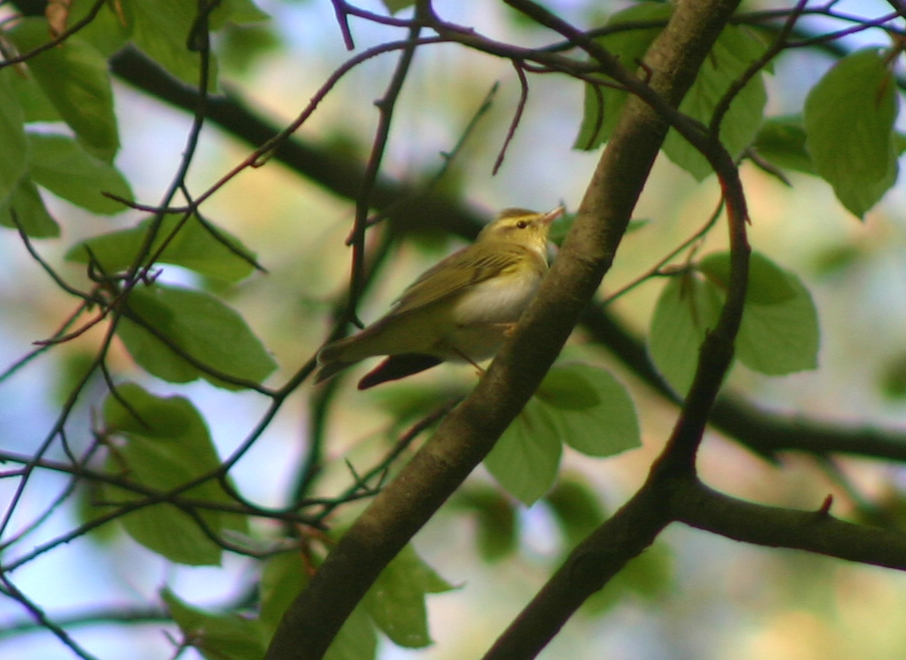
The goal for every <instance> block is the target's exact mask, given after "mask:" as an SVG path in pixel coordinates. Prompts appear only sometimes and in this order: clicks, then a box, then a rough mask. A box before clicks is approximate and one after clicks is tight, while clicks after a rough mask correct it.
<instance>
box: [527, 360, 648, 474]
mask: <svg viewBox="0 0 906 660" xmlns="http://www.w3.org/2000/svg"><path fill="white" fill-rule="evenodd" d="M536 398H538V399H539V400H540V401H542V402H543V403H544V404H545V405H547V406H549V407H550V408H551V411H550V412H551V415H550V418H551V419H552V420H553V422H554V425H555V428H556V430H557V432H558V433H559V435H560V438H561V439H562V440H563V441H564V442H566V444H568V445H569V446H570V447H572V448H573V449H575V450H577V451H580V452H582V453H583V454H586V455H588V456H598V457H604V456H613V455H614V454H618V453H620V452H622V451H626V450H627V449H632V448H634V447H638V446H639V445H640V444H641V440H640V435H639V422H638V418H637V416H636V412H635V407H634V406H633V405H632V399H631V398H630V397H629V394H628V393H627V392H626V388H624V387H623V385H621V384H620V383H619V381H617V379H616V378H614V377H613V376H612V375H611V374H610V373H609V372H608V371H606V370H604V369H599V368H597V367H593V366H591V365H588V364H581V363H572V364H563V365H557V366H555V367H553V368H552V369H551V370H550V372H548V374H547V376H545V378H544V381H543V382H542V383H541V385H540V386H539V387H538V392H537V394H536Z"/></svg>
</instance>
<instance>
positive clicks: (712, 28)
mask: <svg viewBox="0 0 906 660" xmlns="http://www.w3.org/2000/svg"><path fill="white" fill-rule="evenodd" d="M734 8H735V2H732V1H721V0H715V1H712V2H701V3H685V4H682V5H680V7H678V8H677V11H676V13H675V15H674V20H676V21H677V26H676V29H671V28H670V27H669V26H668V28H667V30H666V31H665V34H670V35H672V36H674V37H677V39H676V40H675V43H673V44H672V46H673V50H671V51H670V52H664V53H663V54H662V56H661V58H660V59H658V61H657V62H656V67H652V68H653V69H654V70H656V71H662V72H666V73H661V74H656V76H655V77H654V78H653V79H652V88H653V89H655V90H656V91H657V92H658V93H659V94H661V95H662V96H661V98H662V99H666V100H667V102H668V103H670V104H671V105H674V106H675V105H676V103H678V101H679V99H681V98H682V96H683V94H684V93H685V91H686V90H687V89H688V88H689V86H691V84H692V82H693V80H694V78H695V74H696V72H697V70H698V67H699V66H700V64H701V62H702V61H703V60H704V58H705V57H706V56H707V53H708V52H709V51H710V49H711V45H712V44H713V42H714V40H715V39H716V38H717V34H718V33H719V32H720V29H721V28H722V27H723V25H724V23H725V22H726V20H727V19H728V17H729V15H730V14H731V13H732V11H733V9H734ZM626 75H628V74H626ZM655 78H656V80H655ZM655 85H656V86H655ZM667 127H668V124H667V122H666V121H664V120H663V119H662V118H661V117H660V116H659V115H658V114H657V113H655V112H653V111H652V110H651V109H650V108H649V107H647V105H645V104H643V103H640V102H636V103H633V102H629V103H627V105H626V109H625V110H624V114H623V115H622V121H621V123H620V127H619V128H618V130H617V131H616V132H615V134H614V136H613V138H612V140H611V143H610V145H609V146H608V148H607V150H606V151H605V152H604V155H603V156H602V159H601V161H600V163H599V165H598V168H597V170H596V172H595V174H594V176H593V178H592V181H591V183H590V185H589V188H588V192H587V194H586V197H585V199H584V200H583V203H582V205H581V207H580V212H579V216H578V218H577V220H576V222H575V224H574V225H573V228H572V230H571V231H570V234H569V236H567V239H566V241H565V242H564V244H563V247H562V249H561V251H560V255H559V258H558V259H557V261H556V263H555V264H554V267H553V269H552V270H551V273H550V275H549V276H548V277H547V279H546V280H545V282H544V284H543V285H542V288H541V291H540V292H539V295H538V298H537V300H536V301H535V302H534V303H533V305H532V306H531V307H530V308H529V309H528V310H527V312H526V314H525V315H524V316H523V319H522V321H521V322H520V324H519V327H518V328H517V329H516V331H515V333H514V336H513V337H512V338H511V339H510V341H509V342H508V343H507V345H506V346H504V348H503V349H502V350H501V352H500V354H499V355H498V356H497V359H495V361H494V362H493V363H492V365H491V367H490V369H489V370H488V373H487V375H486V376H485V377H484V378H483V379H482V380H481V381H480V382H479V384H478V386H477V387H476V389H475V391H474V392H473V393H472V394H471V395H470V396H469V397H468V398H467V399H466V400H465V401H464V402H463V403H462V404H461V405H460V406H458V407H457V408H456V409H454V410H453V411H452V412H451V413H450V414H449V415H448V416H447V417H446V418H445V419H444V421H443V422H442V423H441V425H440V427H439V428H438V430H437V432H436V433H435V434H434V436H433V437H432V438H431V439H430V440H429V441H428V442H427V443H426V445H425V446H424V447H423V448H422V449H421V450H420V451H419V452H418V453H417V454H416V455H415V457H414V458H413V459H412V460H411V461H410V463H409V464H407V465H406V466H405V467H404V468H403V469H402V470H401V472H400V474H399V475H398V476H397V478H396V479H395V480H394V481H393V482H391V483H390V484H388V486H387V487H386V488H385V489H384V490H383V491H382V492H381V493H380V494H379V495H378V496H377V497H376V498H375V500H374V501H373V502H372V504H371V506H370V507H369V508H368V509H367V510H366V511H365V512H364V513H363V514H362V515H361V516H360V517H359V518H358V520H356V522H355V523H354V524H353V526H352V527H351V528H350V529H349V531H348V532H347V533H346V535H345V536H344V537H343V538H342V539H341V540H340V541H339V542H338V543H337V545H336V546H335V547H334V549H333V551H332V552H331V553H330V554H329V555H328V557H327V559H326V560H325V562H324V564H323V565H322V566H321V568H320V569H319V570H318V572H317V573H316V574H315V575H314V576H313V577H312V579H311V581H310V582H309V584H308V586H307V587H306V589H304V590H303V592H302V593H301V594H300V595H299V597H298V598H297V599H296V600H295V601H294V602H293V603H292V604H291V605H290V608H289V609H288V611H287V613H286V615H285V616H284V618H283V620H282V621H281V623H280V625H279V627H278V629H277V631H276V634H275V635H274V638H273V640H272V642H271V646H270V648H269V649H268V653H267V655H266V658H267V659H268V660H282V659H284V658H286V659H288V658H294V659H302V660H309V659H312V660H314V659H317V658H321V657H323V654H324V653H325V652H326V650H327V647H328V646H329V644H330V642H331V640H332V639H333V638H334V636H335V635H336V633H337V631H338V630H339V629H340V626H341V625H342V624H343V622H344V621H345V619H346V617H347V616H348V615H349V613H350V612H351V611H352V609H353V608H354V607H355V605H356V603H357V602H358V601H359V600H360V599H361V598H362V597H363V596H364V594H365V592H366V591H367V590H368V588H369V586H370V585H371V584H372V583H373V581H374V580H375V579H376V578H377V576H378V574H379V573H380V572H381V570H382V569H383V568H384V566H386V565H387V563H389V562H390V560H391V559H392V558H393V557H394V556H395V555H396V553H397V552H399V550H400V549H401V548H402V547H403V546H404V545H405V544H406V543H407V542H408V541H409V539H411V538H412V536H413V535H414V534H415V533H416V532H417V531H418V530H419V529H420V528H421V527H422V525H424V524H425V522H427V520H428V519H429V518H430V517H431V516H432V515H433V514H434V513H435V511H436V510H437V509H438V508H439V507H440V506H441V505H442V504H443V502H444V501H445V500H446V499H447V498H448V497H449V496H450V495H451V494H452V493H453V491H454V490H455V489H456V488H457V487H458V486H459V485H460V484H461V483H462V481H463V480H464V479H465V478H466V476H468V474H469V473H470V472H471V471H472V469H473V468H474V467H475V466H476V465H477V464H478V463H479V462H480V461H481V459H482V458H484V456H485V455H486V454H487V453H488V452H489V451H490V450H491V448H492V447H493V445H494V443H495V442H496V440H497V438H498V437H499V436H500V434H501V433H502V432H503V431H504V429H505V428H506V427H507V426H508V425H509V423H510V422H511V421H512V419H513V418H514V417H515V416H516V415H517V414H518V412H519V411H520V410H521V409H522V406H523V405H524V404H525V402H526V401H527V400H528V399H529V397H530V396H531V395H532V393H533V392H534V390H535V388H536V387H537V385H538V383H539V382H540V381H541V379H542V378H543V376H544V374H545V373H546V371H547V369H548V367H549V366H550V364H551V363H552V362H553V361H554V359H555V358H556V357H557V355H558V353H559V352H560V348H561V347H562V345H563V343H564V342H565V341H566V339H567V337H568V336H569V334H570V332H571V331H572V328H573V325H574V324H575V322H576V320H577V319H578V318H579V315H580V314H581V312H582V310H583V309H584V307H585V306H586V305H587V304H588V302H589V300H591V298H592V296H593V295H594V293H595V291H596V289H597V287H598V285H599V284H600V281H601V278H602V277H603V275H604V273H605V272H606V271H607V269H608V268H609V266H610V263H611V262H612V260H613V257H614V254H615V252H616V248H617V246H618V245H619V242H620V239H621V238H622V235H623V233H624V231H625V229H626V226H627V224H628V222H629V218H630V216H631V212H632V209H633V207H634V205H635V202H636V200H637V199H638V196H639V194H640V193H641V190H642V187H643V186H644V183H645V180H646V178H647V176H648V172H649V170H650V168H651V165H652V163H653V162H654V159H655V157H656V155H657V153H658V150H659V148H660V145H661V143H662V142H663V139H664V136H665V135H666V132H667ZM721 375H722V374H721ZM657 529H659V528H657ZM656 532H657V530H655V532H654V533H655V534H656ZM652 538H653V536H652ZM642 547H644V546H642ZM633 552H636V550H635V549H634V548H628V549H626V550H625V554H626V558H627V559H628V558H629V557H631V556H632V553H633Z"/></svg>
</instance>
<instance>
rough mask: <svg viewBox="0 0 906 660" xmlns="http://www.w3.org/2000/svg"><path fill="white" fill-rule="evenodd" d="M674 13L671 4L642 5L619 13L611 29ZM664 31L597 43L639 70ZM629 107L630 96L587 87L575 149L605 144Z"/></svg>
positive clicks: (630, 32) (617, 35) (626, 33)
mask: <svg viewBox="0 0 906 660" xmlns="http://www.w3.org/2000/svg"><path fill="white" fill-rule="evenodd" d="M672 12H673V8H672V7H671V6H670V5H669V4H667V3H663V4H662V3H657V2H642V3H639V4H637V5H633V6H631V7H629V8H627V9H624V10H623V11H619V12H617V13H615V14H613V16H611V17H610V19H609V20H608V21H607V27H608V28H616V27H617V26H619V25H621V24H627V23H634V22H636V21H664V23H665V24H666V22H667V19H669V18H670V15H671V14H672ZM662 29H663V27H660V26H659V27H647V28H639V29H636V28H632V29H627V30H620V31H616V32H614V33H612V34H609V35H607V36H604V37H601V38H599V39H597V40H596V41H597V42H598V43H600V44H601V45H602V46H604V48H606V49H607V50H608V52H609V53H611V54H612V55H613V56H614V57H616V58H618V59H619V60H620V61H621V62H622V64H623V66H625V67H627V68H628V69H630V70H633V69H635V68H636V67H637V66H638V64H637V62H639V61H640V60H641V59H642V56H644V55H645V52H646V51H647V50H648V47H649V46H650V45H651V42H652V41H654V40H655V38H656V37H657V35H659V34H660V33H661V31H662ZM624 103H626V93H625V92H622V91H619V90H616V89H613V88H611V87H605V86H603V85H591V84H589V83H586V85H585V106H584V111H583V115H582V125H581V127H580V128H579V134H578V135H577V136H576V141H575V143H574V145H573V148H574V149H583V150H585V151H589V150H592V149H596V148H598V147H599V146H601V145H602V144H604V143H605V142H606V141H607V140H608V139H609V138H610V135H611V134H612V133H613V129H614V128H615V127H616V125H617V120H618V119H619V116H620V110H622V108H623V104H624Z"/></svg>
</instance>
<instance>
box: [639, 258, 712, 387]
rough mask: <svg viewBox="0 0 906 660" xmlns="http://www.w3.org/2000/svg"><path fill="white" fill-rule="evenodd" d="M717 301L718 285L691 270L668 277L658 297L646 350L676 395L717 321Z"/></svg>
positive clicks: (687, 380) (685, 383)
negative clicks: (703, 342) (709, 331)
mask: <svg viewBox="0 0 906 660" xmlns="http://www.w3.org/2000/svg"><path fill="white" fill-rule="evenodd" d="M721 303H722V295H721V291H720V289H719V288H718V287H717V286H716V285H715V284H714V283H712V282H710V281H703V280H701V279H699V278H698V277H696V276H695V275H694V274H692V273H686V274H684V275H681V276H678V277H674V278H671V280H670V281H669V282H667V285H666V286H665V287H664V290H663V291H661V295H660V296H659V297H658V300H657V303H656V304H655V307H654V314H653V315H652V317H651V329H650V332H649V333H648V354H649V355H650V356H651V359H652V361H653V362H654V364H655V366H656V367H657V368H658V371H660V373H661V375H662V376H663V377H664V378H665V379H666V380H667V382H668V383H669V384H670V386H671V387H672V388H673V389H674V390H675V391H676V392H677V394H679V395H680V396H685V394H686V392H687V391H688V390H689V386H690V385H691V384H692V378H693V377H694V376H695V368H696V366H697V364H698V353H699V349H700V348H701V343H702V341H704V339H705V334H706V333H707V332H708V330H710V329H711V328H713V327H714V326H715V324H716V323H717V319H718V317H719V316H720V309H721Z"/></svg>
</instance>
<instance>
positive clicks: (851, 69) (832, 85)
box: [805, 48, 898, 218]
mask: <svg viewBox="0 0 906 660" xmlns="http://www.w3.org/2000/svg"><path fill="white" fill-rule="evenodd" d="M885 60H886V57H885V53H884V51H882V50H881V49H878V48H868V49H865V50H860V51H858V52H856V53H853V54H851V55H848V56H846V57H844V58H843V59H841V60H840V61H839V62H837V64H836V65H835V66H834V67H833V68H832V69H831V70H830V71H828V72H827V73H826V74H825V75H824V77H823V78H822V79H821V80H820V81H819V82H818V84H817V85H815V87H814V88H813V89H812V91H811V92H810V93H809V95H808V98H807V99H806V101H805V130H806V133H807V136H808V137H807V140H806V145H807V147H808V150H809V153H810V154H811V157H812V160H813V162H814V163H815V167H816V169H817V170H818V173H819V174H820V175H821V176H822V177H823V178H824V179H825V180H826V181H827V182H828V183H830V184H831V186H833V188H834V193H836V195H837V199H839V200H840V202H841V203H842V204H843V206H845V207H846V208H847V209H849V211H851V212H852V213H853V214H854V215H856V216H858V217H860V218H861V217H863V216H864V215H865V212H866V211H868V210H869V209H870V208H871V207H872V206H874V205H875V204H876V203H877V202H878V201H879V200H880V199H881V197H883V195H884V193H885V192H886V191H887V190H888V189H889V188H890V187H891V186H893V184H894V183H895V182H896V178H897V172H898V165H897V146H898V145H897V140H896V136H895V133H894V122H895V121H896V117H897V107H898V99H897V94H896V81H895V80H894V78H893V74H892V72H891V71H890V69H889V65H888V63H887V62H886V61H885Z"/></svg>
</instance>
